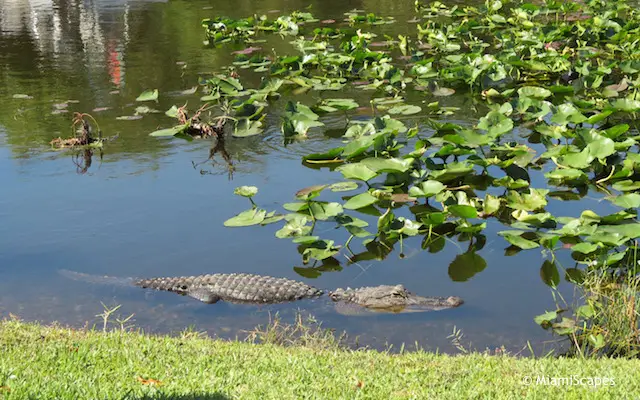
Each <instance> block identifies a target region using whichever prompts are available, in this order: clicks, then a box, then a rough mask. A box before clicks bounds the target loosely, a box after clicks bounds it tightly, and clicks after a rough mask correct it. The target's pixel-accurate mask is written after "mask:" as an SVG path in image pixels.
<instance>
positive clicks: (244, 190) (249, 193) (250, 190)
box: [233, 186, 258, 198]
mask: <svg viewBox="0 0 640 400" xmlns="http://www.w3.org/2000/svg"><path fill="white" fill-rule="evenodd" d="M257 193H258V188H257V187H255V186H240V187H237V188H235V189H234V191H233V194H235V195H238V196H242V197H249V198H251V197H253V196H255V195H256V194H257Z"/></svg>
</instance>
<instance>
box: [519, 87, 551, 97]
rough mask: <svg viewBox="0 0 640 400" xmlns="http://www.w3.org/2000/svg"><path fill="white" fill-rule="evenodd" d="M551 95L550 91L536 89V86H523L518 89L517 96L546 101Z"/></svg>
mask: <svg viewBox="0 0 640 400" xmlns="http://www.w3.org/2000/svg"><path fill="white" fill-rule="evenodd" d="M551 95H552V93H551V91H550V90H548V89H545V88H541V87H537V86H524V87H521V88H520V89H518V96H520V97H531V98H535V99H546V98H547V97H549V96H551Z"/></svg>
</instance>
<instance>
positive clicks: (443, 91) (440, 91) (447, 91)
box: [431, 87, 456, 97]
mask: <svg viewBox="0 0 640 400" xmlns="http://www.w3.org/2000/svg"><path fill="white" fill-rule="evenodd" d="M455 92H456V91H455V90H454V89H451V88H448V87H439V88H437V89H435V90H433V91H432V92H431V94H432V95H434V96H436V97H447V96H451V95H452V94H454V93H455Z"/></svg>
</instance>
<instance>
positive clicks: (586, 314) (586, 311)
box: [576, 304, 596, 318]
mask: <svg viewBox="0 0 640 400" xmlns="http://www.w3.org/2000/svg"><path fill="white" fill-rule="evenodd" d="M576 315H577V316H579V317H582V318H592V317H593V316H595V315H596V312H595V310H594V309H593V307H591V306H590V305H588V304H584V305H582V306H580V307H578V309H577V310H576Z"/></svg>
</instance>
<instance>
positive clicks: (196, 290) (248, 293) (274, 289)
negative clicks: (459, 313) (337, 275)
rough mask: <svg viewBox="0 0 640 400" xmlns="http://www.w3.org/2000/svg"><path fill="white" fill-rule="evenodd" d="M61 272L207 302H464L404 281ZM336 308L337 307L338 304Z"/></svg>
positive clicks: (384, 307)
mask: <svg viewBox="0 0 640 400" xmlns="http://www.w3.org/2000/svg"><path fill="white" fill-rule="evenodd" d="M60 273H62V274H63V275H65V276H67V277H70V278H72V279H76V280H83V281H89V282H102V283H106V282H111V283H121V284H122V283H126V284H132V285H134V286H138V287H142V288H149V289H155V290H161V291H168V292H172V293H177V294H180V295H183V296H190V297H193V298H195V299H198V300H200V301H201V302H203V303H207V304H214V303H217V302H218V301H220V300H222V301H226V302H230V303H245V304H273V303H284V302H291V301H296V300H301V299H313V298H317V297H320V296H323V295H325V294H326V295H328V297H329V298H330V299H331V300H332V301H333V302H335V303H337V305H340V304H341V305H345V306H350V305H355V306H359V308H361V309H364V310H366V311H373V312H392V313H399V312H420V311H438V310H444V309H448V308H454V307H458V306H460V305H462V304H463V300H462V299H461V298H459V297H456V296H449V297H422V296H418V295H416V294H414V293H412V292H410V291H408V290H407V289H405V287H404V286H403V285H381V286H371V287H361V288H356V289H352V288H346V289H341V288H340V289H336V290H333V291H326V290H321V289H317V288H315V287H313V286H309V285H307V284H305V283H302V282H298V281H294V280H291V279H286V278H275V277H271V276H264V275H254V274H244V273H240V274H239V273H233V274H211V275H199V276H180V277H160V278H151V279H133V278H124V279H122V278H110V277H99V276H93V275H88V274H83V273H80V272H74V271H68V270H60ZM347 308H348V307H347ZM338 311H340V309H339V308H338Z"/></svg>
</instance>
